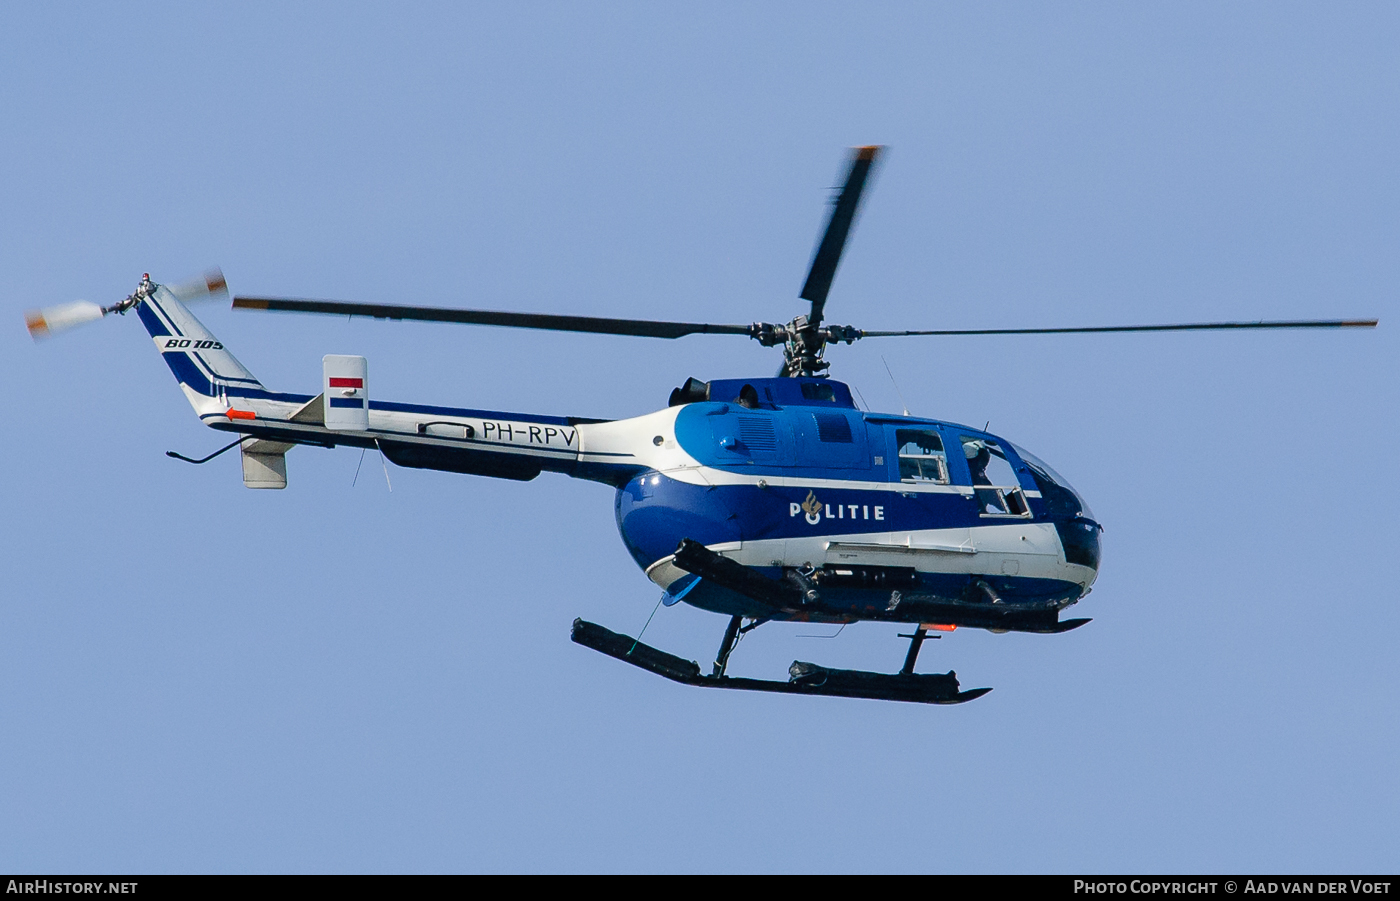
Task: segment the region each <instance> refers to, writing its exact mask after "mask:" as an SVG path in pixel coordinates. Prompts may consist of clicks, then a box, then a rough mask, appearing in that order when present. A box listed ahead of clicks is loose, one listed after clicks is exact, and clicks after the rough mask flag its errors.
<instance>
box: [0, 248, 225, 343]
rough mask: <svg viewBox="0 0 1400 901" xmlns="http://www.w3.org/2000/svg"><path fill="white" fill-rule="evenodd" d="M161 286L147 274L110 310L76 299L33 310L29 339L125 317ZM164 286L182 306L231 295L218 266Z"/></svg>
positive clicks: (27, 320)
mask: <svg viewBox="0 0 1400 901" xmlns="http://www.w3.org/2000/svg"><path fill="white" fill-rule="evenodd" d="M160 287H162V286H161V285H158V284H156V283H155V282H153V281H151V276H150V274H149V273H147V274H145V275H143V276H142V277H141V284H140V285H138V286H137V288H136V290H135V291H134V292H132V293H131V294H129V295H127V297H126V299H125V300H122V301H119V302H117V303H114V304H112V305H111V306H109V307H104V306H99V305H98V304H95V303H93V302H92V301H89V300H75V301H73V302H72V303H61V304H57V305H55V306H51V307H43V308H41V309H38V310H29V311H28V312H26V313H25V314H24V324H25V327H26V328H28V329H29V336H30V337H31V338H33V339H34V340H35V341H40V340H43V339H45V338H50V337H53V336H54V335H57V334H58V333H59V332H66V331H68V330H69V329H73V328H77V327H78V326H80V325H83V324H84V323H88V322H96V321H97V320H99V319H101V318H103V317H104V316H107V315H109V314H112V313H117V314H125V313H126V311H127V310H130V309H132V308H133V307H135V306H137V305H138V304H140V303H141V301H143V300H145V299H146V298H147V297H150V296H151V295H152V294H154V293H155V292H156V289H157V288H160ZM164 287H165V289H166V290H168V291H169V292H170V293H171V294H173V295H175V297H176V299H178V300H179V301H180V302H182V303H193V302H196V301H201V300H208V299H210V298H217V297H223V296H225V295H227V294H228V283H227V282H225V281H224V274H223V272H221V271H220V270H219V268H218V267H217V266H216V267H214V268H213V269H210V270H209V271H208V272H205V273H204V274H203V275H201V276H200V277H199V278H194V279H190V280H189V281H185V282H181V283H179V284H176V285H165V286H164Z"/></svg>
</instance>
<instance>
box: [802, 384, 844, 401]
mask: <svg viewBox="0 0 1400 901" xmlns="http://www.w3.org/2000/svg"><path fill="white" fill-rule="evenodd" d="M802 397H803V398H804V399H805V400H827V401H831V402H833V403H834V402H835V401H836V389H835V388H833V387H831V386H830V385H823V384H820V383H819V382H803V383H802Z"/></svg>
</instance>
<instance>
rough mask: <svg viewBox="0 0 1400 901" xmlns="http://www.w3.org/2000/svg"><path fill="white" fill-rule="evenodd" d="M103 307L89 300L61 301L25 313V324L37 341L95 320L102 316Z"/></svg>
mask: <svg viewBox="0 0 1400 901" xmlns="http://www.w3.org/2000/svg"><path fill="white" fill-rule="evenodd" d="M102 315H103V313H102V308H101V307H100V306H98V305H97V304H95V303H92V302H91V301H87V300H75V301H73V302H72V303H61V304H59V305H57V306H53V307H44V308H43V309H42V310H30V311H28V312H27V313H25V314H24V324H25V326H27V327H28V329H29V336H30V337H31V338H33V339H34V340H35V341H39V340H41V339H43V338H48V337H50V336H52V335H56V334H58V333H59V332H64V331H67V330H68V329H71V328H75V327H77V326H80V325H82V324H83V323H85V322H95V321H97V320H98V319H101V318H102Z"/></svg>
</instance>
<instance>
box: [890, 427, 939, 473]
mask: <svg viewBox="0 0 1400 901" xmlns="http://www.w3.org/2000/svg"><path fill="white" fill-rule="evenodd" d="M895 442H896V443H897V444H898V445H899V480H900V481H901V482H931V483H933V484H935V485H946V484H948V456H947V454H946V453H944V451H943V437H942V436H941V435H939V434H938V433H937V432H933V431H926V430H923V429H896V430H895Z"/></svg>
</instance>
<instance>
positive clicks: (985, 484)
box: [961, 435, 1031, 516]
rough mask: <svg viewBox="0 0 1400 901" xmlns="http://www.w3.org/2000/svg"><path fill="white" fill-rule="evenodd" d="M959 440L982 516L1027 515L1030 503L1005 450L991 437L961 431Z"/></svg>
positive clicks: (1029, 513) (1029, 512)
mask: <svg viewBox="0 0 1400 901" xmlns="http://www.w3.org/2000/svg"><path fill="white" fill-rule="evenodd" d="M961 440H962V449H963V456H965V457H966V458H967V468H968V469H969V470H970V471H971V473H972V493H973V495H974V496H975V498H976V500H977V508H978V512H980V513H981V514H982V515H983V516H1030V515H1031V509H1030V506H1029V505H1028V504H1027V503H1026V496H1025V494H1024V493H1022V491H1021V485H1020V483H1019V482H1018V481H1017V479H1016V471H1015V470H1013V469H1012V468H1011V463H1010V462H1008V461H1007V459H1006V452H1005V451H1003V450H1002V449H1001V447H1000V446H999V445H998V444H997V443H996V442H995V441H993V440H991V439H990V438H978V437H974V436H972V435H963V436H962V439H961Z"/></svg>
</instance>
